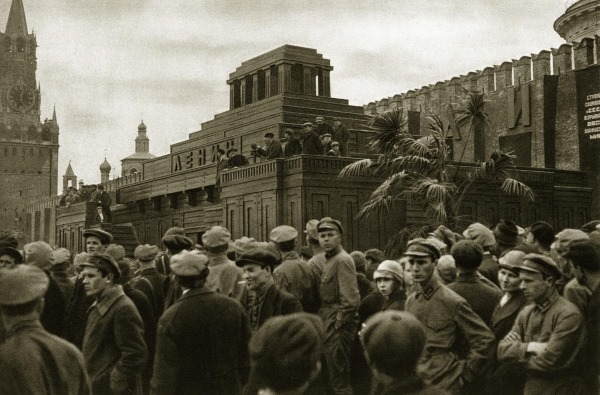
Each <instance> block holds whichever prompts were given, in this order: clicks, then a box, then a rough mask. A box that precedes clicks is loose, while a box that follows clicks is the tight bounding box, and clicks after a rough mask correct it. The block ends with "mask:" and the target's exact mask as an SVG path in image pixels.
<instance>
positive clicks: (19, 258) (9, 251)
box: [0, 247, 24, 263]
mask: <svg viewBox="0 0 600 395" xmlns="http://www.w3.org/2000/svg"><path fill="white" fill-rule="evenodd" d="M2 255H8V256H10V257H12V258H13V259H14V260H15V263H23V262H24V258H23V255H21V253H20V252H19V250H17V249H16V248H12V247H3V248H0V256H2Z"/></svg>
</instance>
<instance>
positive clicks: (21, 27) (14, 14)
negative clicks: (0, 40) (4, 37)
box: [6, 0, 27, 36]
mask: <svg viewBox="0 0 600 395" xmlns="http://www.w3.org/2000/svg"><path fill="white" fill-rule="evenodd" d="M6 34H8V35H11V34H21V35H24V36H25V35H27V19H26V18H25V7H23V0H13V2H12V4H11V6H10V13H9V14H8V21H7V22H6Z"/></svg>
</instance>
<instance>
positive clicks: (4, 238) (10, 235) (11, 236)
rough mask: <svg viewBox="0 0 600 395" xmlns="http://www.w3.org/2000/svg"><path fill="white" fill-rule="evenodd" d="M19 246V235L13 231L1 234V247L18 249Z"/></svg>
mask: <svg viewBox="0 0 600 395" xmlns="http://www.w3.org/2000/svg"><path fill="white" fill-rule="evenodd" d="M18 246H19V240H18V238H17V235H16V234H15V233H14V232H11V231H2V232H0V247H12V248H17V247H18Z"/></svg>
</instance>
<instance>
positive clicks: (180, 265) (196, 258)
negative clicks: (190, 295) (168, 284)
mask: <svg viewBox="0 0 600 395" xmlns="http://www.w3.org/2000/svg"><path fill="white" fill-rule="evenodd" d="M170 266H171V271H172V272H173V273H175V274H176V275H177V276H181V277H190V276H201V275H203V276H204V277H206V276H208V258H207V257H206V255H203V254H195V253H193V252H189V251H181V252H180V253H179V254H175V255H173V256H172V257H171V261H170Z"/></svg>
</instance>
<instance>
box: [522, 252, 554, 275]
mask: <svg viewBox="0 0 600 395" xmlns="http://www.w3.org/2000/svg"><path fill="white" fill-rule="evenodd" d="M516 270H517V271H525V272H530V273H541V274H545V275H548V276H552V277H554V278H555V279H558V278H560V277H562V272H561V270H560V268H559V267H558V265H557V264H556V262H554V260H553V259H552V258H550V257H549V256H546V255H542V254H527V255H525V256H524V257H523V264H522V265H521V266H519V267H518V268H516Z"/></svg>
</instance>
